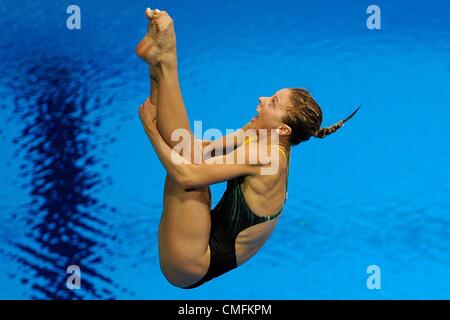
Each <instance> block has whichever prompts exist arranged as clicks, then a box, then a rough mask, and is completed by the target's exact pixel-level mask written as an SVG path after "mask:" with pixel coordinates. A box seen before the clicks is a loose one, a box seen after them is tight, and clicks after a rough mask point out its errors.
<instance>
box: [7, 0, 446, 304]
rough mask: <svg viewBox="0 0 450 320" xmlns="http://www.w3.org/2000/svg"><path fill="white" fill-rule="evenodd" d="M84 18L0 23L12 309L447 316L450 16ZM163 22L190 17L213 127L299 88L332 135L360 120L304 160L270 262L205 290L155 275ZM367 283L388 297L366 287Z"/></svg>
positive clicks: (197, 113)
mask: <svg viewBox="0 0 450 320" xmlns="http://www.w3.org/2000/svg"><path fill="white" fill-rule="evenodd" d="M76 4H77V5H78V6H80V8H81V14H82V20H81V21H82V22H81V24H82V28H81V30H72V31H70V30H68V29H67V28H66V18H67V16H68V15H67V14H66V8H67V6H66V5H65V4H64V3H59V2H57V1H22V2H21V4H20V6H19V5H18V4H17V3H15V2H2V5H1V6H0V17H1V18H0V28H1V30H2V37H1V38H0V70H2V77H1V78H0V93H1V95H2V98H3V99H2V101H1V102H0V114H1V117H0V119H1V120H0V121H1V126H0V145H1V150H2V151H1V154H0V161H1V164H2V168H3V169H2V171H1V177H0V200H1V202H0V208H1V215H0V223H1V227H0V238H1V243H2V245H1V247H0V260H1V265H0V266H1V267H0V268H1V272H0V283H1V290H0V292H1V293H0V297H1V298H8V299H10V298H19V299H28V298H38V299H42V298H43V299H92V298H101V299H114V298H125V299H128V298H142V299H160V298H163V299H178V298H183V299H197V298H208V299H209V298H218V299H221V298H222V299H226V298H237V299H241V298H242V299H245V298H265V299H315V298H325V299H329V298H337V299H340V298H356V299H377V298H386V299H399V298H414V299H429V298H438V299H439V298H449V296H450V255H449V252H450V232H449V227H450V216H449V212H450V201H449V199H450V197H449V196H450V183H449V181H450V179H449V178H450V172H449V171H450V170H449V165H448V164H449V162H450V151H449V148H448V141H449V133H448V119H449V118H450V117H449V116H450V111H449V108H448V107H449V106H450V103H449V102H450V91H449V90H448V88H449V87H450V77H449V72H450V54H449V53H450V50H449V49H450V48H449V47H450V45H449V44H450V41H449V40H450V39H449V38H450V22H449V20H448V19H447V17H446V13H447V12H448V11H449V9H450V5H449V3H448V2H447V1H437V0H434V1H431V2H427V3H426V4H425V3H423V2H422V1H409V2H403V1H379V2H378V3H377V4H378V5H379V6H380V8H381V10H382V29H381V30H378V31H370V30H368V29H367V28H366V18H367V14H366V8H367V5H366V4H364V3H361V2H360V1H348V2H346V3H345V5H342V4H340V2H337V1H336V3H335V4H332V3H330V2H329V1H284V2H275V1H264V2H263V3H262V2H257V1H245V2H244V1H226V2H225V3H219V2H206V1H188V2H183V3H180V2H176V1H164V2H161V1H156V2H152V3H147V2H145V1H133V2H130V1H114V2H113V4H109V5H108V6H107V7H105V5H104V3H102V2H100V1H77V3H76ZM149 5H150V6H152V7H159V8H163V9H167V10H168V11H169V12H170V13H171V15H172V16H173V18H174V21H175V27H176V31H177V40H178V55H179V60H180V63H179V65H180V70H179V71H180V81H181V86H182V90H183V97H184V99H185V102H186V106H187V108H188V111H189V115H190V120H191V121H194V120H203V127H204V128H209V127H215V128H220V129H221V130H222V131H223V132H225V129H227V128H238V127H240V126H242V125H243V124H244V123H246V122H247V120H248V119H249V118H250V117H251V116H253V114H254V108H255V105H256V104H257V98H258V97H259V96H269V95H272V94H273V93H274V92H275V91H276V90H278V89H280V88H283V87H306V88H308V89H310V90H311V92H312V94H313V96H314V97H315V98H316V100H317V101H318V102H319V103H320V105H321V106H322V109H323V111H324V121H323V124H322V125H323V126H327V125H330V124H331V123H334V122H336V121H338V120H340V119H342V118H343V117H345V116H346V115H347V114H349V113H350V112H351V111H352V110H353V108H354V107H355V106H356V105H358V104H362V108H361V110H360V112H359V113H358V114H357V116H356V117H355V118H353V119H352V120H351V121H350V122H349V123H348V125H347V124H346V126H345V127H344V128H342V129H341V130H340V131H339V132H338V133H336V134H334V135H332V136H330V137H327V138H326V139H324V140H311V141H309V142H308V143H306V144H305V145H304V146H299V147H297V148H296V150H294V153H293V161H292V167H291V170H290V179H289V200H288V202H287V206H286V207H285V211H284V213H283V216H282V218H281V220H280V223H279V225H278V226H277V229H276V230H275V232H274V234H273V236H272V237H271V239H270V241H269V242H268V243H267V245H266V246H265V247H264V248H263V249H262V250H261V251H260V252H259V253H258V255H256V256H255V258H253V259H252V260H251V261H250V262H248V263H246V264H245V265H243V266H242V267H240V268H238V269H237V270H234V271H232V272H230V273H228V274H226V275H224V276H222V277H220V278H219V279H216V280H214V281H212V282H210V283H208V284H206V285H205V286H203V287H200V288H198V289H196V290H191V291H183V290H179V289H177V288H174V287H171V286H170V285H169V284H168V283H167V282H166V281H165V280H164V278H163V276H162V274H161V272H160V270H159V266H158V256H157V243H156V240H157V226H158V222H159V217H160V214H161V208H162V188H163V185H164V176H165V174H164V170H163V168H162V167H161V165H160V164H159V162H158V159H157V157H156V156H155V154H154V152H153V151H152V150H151V147H150V144H149V143H148V141H147V139H146V137H145V135H144V134H143V131H142V129H141V126H140V123H139V120H138V117H137V107H138V105H139V104H140V103H141V102H142V101H143V100H144V99H145V97H146V96H147V95H148V90H149V86H148V80H147V74H146V71H147V70H146V68H145V66H144V65H143V64H142V63H141V62H140V61H139V60H138V59H137V58H136V57H135V55H134V48H135V45H136V44H137V42H138V41H139V39H140V38H141V36H142V34H143V32H145V28H146V22H145V18H144V16H143V9H145V7H147V6H149ZM29 12H32V13H33V14H26V13H29ZM223 190H224V185H217V186H214V187H213V201H214V203H216V202H217V201H218V199H219V198H220V196H221V194H222V192H223ZM69 265H78V266H80V268H81V275H82V276H81V286H82V288H81V289H80V290H68V289H67V287H66V280H67V278H68V276H69V275H68V274H67V273H66V268H67V267H68V266H69ZM369 265H379V266H380V268H381V273H382V289H381V290H368V289H367V287H366V279H367V277H368V275H367V274H366V268H367V267H368V266H369Z"/></svg>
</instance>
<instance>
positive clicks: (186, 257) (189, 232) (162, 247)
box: [158, 175, 211, 286]
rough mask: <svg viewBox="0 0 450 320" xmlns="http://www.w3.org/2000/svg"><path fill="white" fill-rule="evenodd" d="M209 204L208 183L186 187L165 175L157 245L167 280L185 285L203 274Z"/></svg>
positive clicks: (208, 232)
mask: <svg viewBox="0 0 450 320" xmlns="http://www.w3.org/2000/svg"><path fill="white" fill-rule="evenodd" d="M210 208H211V197H210V190H209V187H203V188H199V189H195V190H190V191H186V190H184V189H183V188H181V187H180V185H179V184H178V183H177V182H176V181H175V180H174V179H173V178H172V177H170V176H169V175H167V176H166V181H165V185H164V208H163V214H162V217H161V221H160V225H159V231H158V248H159V256H160V264H161V267H162V270H163V272H164V274H165V276H166V277H167V278H168V280H169V281H170V282H172V283H177V284H179V283H182V285H183V286H188V285H190V284H192V283H194V282H195V281H196V280H199V279H200V277H201V276H203V275H204V274H206V272H207V269H208V267H209V235H210V230H211V216H210Z"/></svg>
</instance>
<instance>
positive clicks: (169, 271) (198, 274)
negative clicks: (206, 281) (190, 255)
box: [160, 254, 209, 289]
mask: <svg viewBox="0 0 450 320" xmlns="http://www.w3.org/2000/svg"><path fill="white" fill-rule="evenodd" d="M206 258H207V257H206V254H205V256H204V257H202V258H198V259H174V261H170V262H169V261H164V260H163V259H160V269H161V272H162V274H163V275H164V278H165V279H166V280H167V281H168V282H169V283H170V284H171V285H173V286H175V287H178V288H182V289H184V288H186V287H189V286H191V285H192V284H194V283H196V282H198V281H199V280H200V279H201V278H203V277H204V275H205V274H206V273H207V272H208V267H209V259H206Z"/></svg>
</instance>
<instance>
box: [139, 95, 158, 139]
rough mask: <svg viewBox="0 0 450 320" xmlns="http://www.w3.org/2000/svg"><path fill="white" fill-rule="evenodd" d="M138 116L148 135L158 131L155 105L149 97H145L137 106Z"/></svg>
mask: <svg viewBox="0 0 450 320" xmlns="http://www.w3.org/2000/svg"><path fill="white" fill-rule="evenodd" d="M139 118H140V119H141V122H142V126H143V127H144V130H145V132H146V133H147V134H148V135H154V134H157V133H159V132H158V126H157V124H156V106H155V105H154V104H152V103H151V102H150V99H146V100H145V102H144V103H143V104H142V105H141V106H140V107H139Z"/></svg>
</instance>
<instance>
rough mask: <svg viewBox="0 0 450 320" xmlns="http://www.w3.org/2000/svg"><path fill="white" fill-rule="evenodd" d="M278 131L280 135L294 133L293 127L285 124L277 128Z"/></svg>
mask: <svg viewBox="0 0 450 320" xmlns="http://www.w3.org/2000/svg"><path fill="white" fill-rule="evenodd" d="M276 132H277V133H278V134H279V135H280V136H288V135H290V134H291V133H292V129H291V128H290V127H289V126H288V125H285V124H283V125H281V126H279V127H278V128H277V129H276Z"/></svg>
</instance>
